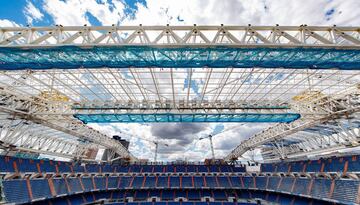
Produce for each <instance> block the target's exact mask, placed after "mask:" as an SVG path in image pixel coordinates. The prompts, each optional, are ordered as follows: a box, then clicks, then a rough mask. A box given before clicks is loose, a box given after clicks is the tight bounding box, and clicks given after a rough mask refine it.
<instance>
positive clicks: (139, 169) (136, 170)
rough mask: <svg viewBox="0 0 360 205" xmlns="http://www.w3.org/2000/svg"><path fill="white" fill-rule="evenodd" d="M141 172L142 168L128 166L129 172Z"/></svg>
mask: <svg viewBox="0 0 360 205" xmlns="http://www.w3.org/2000/svg"><path fill="white" fill-rule="evenodd" d="M141 171H142V166H140V165H136V164H135V165H132V166H130V172H134V173H140V172H141Z"/></svg>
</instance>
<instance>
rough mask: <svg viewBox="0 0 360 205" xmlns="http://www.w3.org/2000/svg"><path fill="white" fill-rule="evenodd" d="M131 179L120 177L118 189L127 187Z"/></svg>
mask: <svg viewBox="0 0 360 205" xmlns="http://www.w3.org/2000/svg"><path fill="white" fill-rule="evenodd" d="M131 179H132V177H129V176H123V177H120V184H119V188H120V189H121V188H126V187H129V186H130V182H131Z"/></svg>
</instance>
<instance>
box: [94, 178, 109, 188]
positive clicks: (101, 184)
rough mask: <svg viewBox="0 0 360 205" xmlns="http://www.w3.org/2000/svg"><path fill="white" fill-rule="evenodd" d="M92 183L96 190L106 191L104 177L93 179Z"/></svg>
mask: <svg viewBox="0 0 360 205" xmlns="http://www.w3.org/2000/svg"><path fill="white" fill-rule="evenodd" d="M94 182H95V186H96V189H98V190H105V189H106V177H94Z"/></svg>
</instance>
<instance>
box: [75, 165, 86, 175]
mask: <svg viewBox="0 0 360 205" xmlns="http://www.w3.org/2000/svg"><path fill="white" fill-rule="evenodd" d="M72 166H73V170H74V172H75V173H82V172H85V169H84V166H81V164H79V163H73V165H72Z"/></svg>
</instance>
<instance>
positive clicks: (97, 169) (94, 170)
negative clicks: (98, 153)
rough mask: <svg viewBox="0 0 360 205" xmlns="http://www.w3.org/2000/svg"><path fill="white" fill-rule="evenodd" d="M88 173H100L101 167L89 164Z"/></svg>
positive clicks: (87, 166)
mask: <svg viewBox="0 0 360 205" xmlns="http://www.w3.org/2000/svg"><path fill="white" fill-rule="evenodd" d="M86 171H87V172H88V173H99V172H100V165H98V164H87V165H86Z"/></svg>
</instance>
